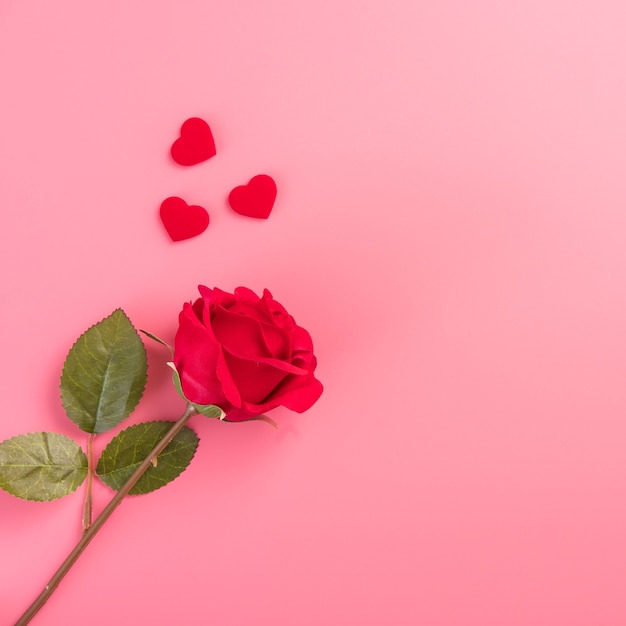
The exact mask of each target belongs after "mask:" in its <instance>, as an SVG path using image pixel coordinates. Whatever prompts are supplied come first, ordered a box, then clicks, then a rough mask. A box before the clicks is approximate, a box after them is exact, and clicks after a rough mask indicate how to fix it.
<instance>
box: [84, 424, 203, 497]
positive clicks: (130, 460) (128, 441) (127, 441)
mask: <svg viewBox="0 0 626 626" xmlns="http://www.w3.org/2000/svg"><path fill="white" fill-rule="evenodd" d="M174 423H175V422H144V423H142V424H135V425H134V426H129V427H128V428H127V429H126V430H123V431H122V432H121V433H119V434H118V435H117V436H116V437H114V438H113V439H112V440H111V441H110V443H109V444H108V445H107V447H106V448H105V449H104V450H103V451H102V454H101V455H100V459H99V461H98V465H97V467H96V475H97V476H98V477H99V478H100V480H102V482H103V483H105V484H106V485H108V486H109V487H111V488H112V489H115V490H119V489H120V488H121V487H122V486H123V485H124V483H125V482H126V481H127V480H128V479H129V478H130V476H131V474H132V473H133V472H134V471H135V470H136V469H137V467H138V466H139V465H141V463H142V462H143V461H144V460H145V459H146V458H147V457H148V455H149V454H150V453H151V452H152V450H154V448H155V447H156V445H157V444H158V443H159V442H160V441H161V440H162V439H163V437H165V435H166V434H167V432H168V430H169V429H170V428H171V427H172V426H173V425H174ZM198 442H199V439H198V436H197V435H196V433H195V432H194V431H193V430H191V428H187V427H186V426H185V427H184V428H183V429H182V430H181V431H180V432H179V433H178V434H177V435H176V436H175V437H174V438H173V439H172V441H171V442H170V443H169V444H168V446H167V447H166V448H165V450H163V452H161V454H159V455H158V457H157V458H156V460H155V462H154V463H153V464H152V465H151V466H150V467H149V468H148V469H147V471H146V473H145V474H143V476H142V477H141V478H140V479H139V480H138V481H137V484H136V485H135V486H134V487H133V488H132V489H131V490H130V492H129V493H130V494H131V495H138V494H144V493H150V492H151V491H155V490H156V489H160V488H161V487H163V486H164V485H167V483H169V482H171V481H172V480H174V479H175V478H177V477H178V476H180V474H182V472H183V471H184V470H185V469H186V468H187V466H188V465H189V463H191V460H192V459H193V457H194V454H195V453H196V449H197V447H198Z"/></svg>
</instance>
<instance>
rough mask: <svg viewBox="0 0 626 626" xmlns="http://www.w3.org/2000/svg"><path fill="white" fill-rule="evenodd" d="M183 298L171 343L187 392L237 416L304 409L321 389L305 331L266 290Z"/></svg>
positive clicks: (202, 290) (215, 292)
mask: <svg viewBox="0 0 626 626" xmlns="http://www.w3.org/2000/svg"><path fill="white" fill-rule="evenodd" d="M198 289H199V291H200V296H201V297H200V298H198V299H197V300H196V301H195V302H194V303H193V304H192V303H190V302H186V303H185V304H184V306H183V310H182V312H181V313H180V316H179V328H178V332H177V333H176V338H175V341H174V365H175V366H176V369H177V371H178V373H179V375H180V380H181V385H182V389H183V393H184V394H185V397H186V398H187V399H188V400H189V401H190V402H193V403H195V404H214V405H217V406H219V407H220V408H221V409H222V410H223V411H224V412H225V413H226V419H227V420H231V421H243V420H247V419H252V418H254V417H258V416H259V415H262V414H263V413H265V412H266V411H269V410H270V409H273V408H275V407H278V406H284V407H287V408H288V409H291V410H293V411H296V412H298V413H302V412H303V411H306V410H307V409H308V408H310V407H311V406H312V405H313V404H314V403H315V401H316V400H317V399H318V398H319V397H320V395H321V393H322V389H323V388H322V384H321V383H320V382H319V381H318V380H316V378H315V377H314V376H313V372H314V371H315V366H316V364H317V361H316V358H315V356H314V355H313V342H312V341H311V337H310V335H309V333H308V332H307V331H306V330H304V328H301V327H300V326H298V325H297V324H296V322H295V321H294V319H293V317H291V315H289V313H287V311H286V310H285V308H284V307H283V306H282V305H281V304H279V303H278V302H276V300H274V298H272V294H271V293H270V292H269V291H267V289H266V290H264V291H263V296H262V297H261V298H259V296H257V295H256V294H255V293H254V292H253V291H251V290H250V289H247V288H246V287H238V288H237V289H235V292H234V293H232V294H231V293H226V292H225V291H222V290H220V289H209V288H208V287H203V286H200V287H198Z"/></svg>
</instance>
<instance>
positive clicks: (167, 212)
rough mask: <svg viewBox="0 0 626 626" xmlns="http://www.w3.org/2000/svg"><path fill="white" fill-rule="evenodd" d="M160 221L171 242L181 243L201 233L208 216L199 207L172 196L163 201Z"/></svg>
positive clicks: (207, 223) (206, 224)
mask: <svg viewBox="0 0 626 626" xmlns="http://www.w3.org/2000/svg"><path fill="white" fill-rule="evenodd" d="M160 215H161V221H162V222H163V226H165V230H166V231H167V234H168V235H169V236H170V237H171V238H172V241H182V240H183V239H189V238H191V237H195V236H196V235H199V234H201V233H203V232H204V231H205V230H206V228H207V226H208V225H209V214H208V213H207V211H206V209H204V208H202V207H201V206H196V205H189V204H187V203H186V202H185V201H184V200H183V199H182V198H177V197H176V196H172V197H171V198H166V199H165V200H163V202H162V204H161V209H160Z"/></svg>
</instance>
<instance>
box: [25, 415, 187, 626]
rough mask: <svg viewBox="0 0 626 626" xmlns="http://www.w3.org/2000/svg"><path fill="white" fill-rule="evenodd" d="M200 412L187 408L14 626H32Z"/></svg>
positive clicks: (87, 530)
mask: <svg viewBox="0 0 626 626" xmlns="http://www.w3.org/2000/svg"><path fill="white" fill-rule="evenodd" d="M197 413H198V411H197V410H196V408H195V407H194V406H193V405H191V404H188V405H187V408H186V409H185V412H184V413H183V415H182V417H180V419H179V420H178V421H177V422H176V423H174V424H173V425H172V427H171V428H170V429H169V430H168V432H167V433H166V434H165V435H164V437H163V438H162V439H161V441H159V443H158V444H157V445H156V446H155V447H154V449H153V450H152V452H150V454H149V455H148V456H147V457H146V458H145V459H144V460H143V462H142V463H141V465H139V466H138V467H137V469H136V470H135V471H134V472H133V473H132V474H131V476H130V478H129V479H128V480H127V481H126V482H125V483H124V485H123V486H122V487H121V488H120V490H119V491H118V492H117V493H116V494H115V496H114V497H113V498H112V499H111V501H110V502H109V504H107V506H106V507H105V508H104V509H103V510H102V513H100V515H99V516H98V517H97V518H96V519H95V521H94V522H93V524H91V525H90V526H89V527H88V528H85V529H84V533H83V536H82V537H81V539H80V541H79V542H78V543H77V544H76V546H75V547H74V549H73V550H72V551H71V552H70V554H69V555H68V556H67V558H66V559H65V561H63V563H61V565H60V566H59V569H57V571H56V572H55V574H54V575H53V576H52V578H51V579H50V581H49V582H48V584H47V585H46V586H45V587H44V589H43V591H42V592H41V593H40V594H39V596H38V597H37V598H36V599H35V601H34V602H33V603H32V604H31V605H30V606H29V607H28V609H27V610H26V611H25V612H24V614H23V615H22V617H20V619H19V620H18V621H17V622H16V623H15V626H25V625H26V624H29V623H30V621H31V620H32V619H33V617H34V616H35V615H36V614H37V612H38V611H39V610H40V609H41V607H43V605H44V604H45V603H46V602H47V601H48V599H49V598H50V596H51V595H52V594H53V593H54V591H55V589H56V588H57V587H58V586H59V583H60V582H61V581H62V580H63V578H64V577H65V575H66V574H67V573H68V572H69V571H70V569H71V568H72V566H73V565H74V563H76V561H77V560H78V557H79V556H80V555H81V554H82V553H83V551H84V550H85V548H86V547H87V546H88V545H89V544H90V543H91V540H92V539H93V538H94V537H95V536H96V534H97V533H98V531H99V530H100V529H101V528H102V526H103V525H104V523H105V522H106V521H107V520H108V519H109V517H111V515H112V513H113V511H115V509H116V508H117V507H118V506H119V505H120V503H121V502H122V500H123V499H124V498H125V497H126V496H127V495H128V494H129V492H130V490H131V489H132V488H133V487H134V486H135V485H136V484H137V482H138V481H139V479H140V478H141V477H142V476H143V475H144V474H145V473H146V471H147V470H148V468H150V467H151V466H152V465H153V463H154V460H155V459H156V458H157V457H158V455H159V454H161V452H163V450H165V448H166V447H167V446H168V444H169V443H170V442H171V441H172V439H173V438H174V437H175V436H176V435H177V434H178V433H179V432H180V431H181V430H182V429H183V428H184V426H185V424H186V423H187V422H188V421H189V419H190V418H191V417H193V416H194V415H196V414H197Z"/></svg>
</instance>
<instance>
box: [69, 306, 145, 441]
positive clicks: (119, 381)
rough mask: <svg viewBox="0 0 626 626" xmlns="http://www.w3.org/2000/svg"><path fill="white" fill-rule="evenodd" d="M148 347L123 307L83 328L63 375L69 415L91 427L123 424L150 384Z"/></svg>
mask: <svg viewBox="0 0 626 626" xmlns="http://www.w3.org/2000/svg"><path fill="white" fill-rule="evenodd" d="M147 369H148V365H147V361H146V350H145V348H144V345H143V342H142V341H141V338H140V337H139V334H138V333H137V331H136V330H135V329H134V327H133V325H132V323H131V321H130V320H129V319H128V317H127V316H126V314H125V313H124V311H122V309H116V310H115V311H114V312H113V313H112V314H111V315H109V316H108V317H106V318H105V319H103V320H102V321H101V322H98V323H97V324H95V325H94V326H92V327H91V328H90V329H89V330H87V331H86V332H85V333H83V334H82V335H81V336H80V337H79V338H78V339H77V341H76V343H75V344H74V345H73V346H72V348H71V350H70V352H69V354H68V355H67V358H66V359H65V363H64V365H63V374H62V375H61V401H62V403H63V407H64V409H65V412H66V413H67V416H68V417H69V418H70V419H71V420H72V421H73V422H74V423H75V424H76V425H77V426H78V427H79V428H80V429H81V430H84V431H85V432H88V433H103V432H106V431H107V430H110V429H111V428H113V427H115V426H117V425H118V424H119V423H120V422H121V421H122V420H124V419H125V418H126V417H128V415H130V413H131V412H132V411H133V410H134V408H135V407H136V406H137V404H138V403H139V400H140V399H141V396H142V395H143V391H144V388H145V385H146V377H147Z"/></svg>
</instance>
